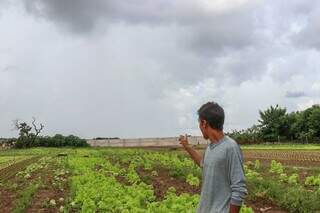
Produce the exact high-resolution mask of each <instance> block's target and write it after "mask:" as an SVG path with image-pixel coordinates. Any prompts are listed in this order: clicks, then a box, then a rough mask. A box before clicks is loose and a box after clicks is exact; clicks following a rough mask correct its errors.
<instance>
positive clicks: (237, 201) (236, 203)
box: [231, 198, 242, 206]
mask: <svg viewBox="0 0 320 213" xmlns="http://www.w3.org/2000/svg"><path fill="white" fill-rule="evenodd" d="M231 204H232V205H234V206H241V205H242V200H237V199H234V198H231Z"/></svg>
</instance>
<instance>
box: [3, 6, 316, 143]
mask: <svg viewBox="0 0 320 213" xmlns="http://www.w3.org/2000/svg"><path fill="white" fill-rule="evenodd" d="M288 3H289V1H283V0H270V1H262V0H261V1H260V0H250V1H249V0H155V1H148V0H122V1H117V0H90V1H88V0H55V1H52V0H19V1H17V0H0V112H1V114H0V137H12V136H17V131H15V130H14V129H13V125H12V121H13V120H15V119H19V120H22V121H28V122H31V121H32V117H35V118H36V119H37V121H39V122H41V123H43V124H44V125H45V129H44V131H43V134H44V135H53V134H56V133H61V134H65V135H68V134H75V135H78V136H81V137H85V138H92V137H120V138H139V137H166V136H176V135H180V134H184V133H188V134H192V135H200V131H199V130H198V124H197V110H198V108H199V107H200V106H201V105H202V104H204V103H206V102H208V101H214V102H217V103H219V104H220V105H221V106H222V107H223V108H224V110H225V114H226V120H225V130H226V131H231V130H233V129H238V130H240V129H244V128H248V127H250V126H252V125H253V124H256V123H257V120H258V118H259V110H265V109H266V108H268V107H269V106H271V105H275V104H279V105H280V106H283V107H286V108H287V110H288V111H289V112H290V111H296V110H303V109H306V108H308V107H310V106H312V105H313V104H318V103H320V36H319V34H320V22H319V20H320V1H317V0H304V1H301V0H291V1H290V4H288Z"/></svg>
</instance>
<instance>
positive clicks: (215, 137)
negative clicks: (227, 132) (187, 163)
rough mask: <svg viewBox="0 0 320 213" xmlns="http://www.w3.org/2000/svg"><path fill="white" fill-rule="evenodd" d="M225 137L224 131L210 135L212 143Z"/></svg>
mask: <svg viewBox="0 0 320 213" xmlns="http://www.w3.org/2000/svg"><path fill="white" fill-rule="evenodd" d="M223 137H224V133H223V131H221V132H217V133H215V134H212V135H210V136H209V139H210V141H211V143H218V142H219V141H220V140H221V139H222V138H223Z"/></svg>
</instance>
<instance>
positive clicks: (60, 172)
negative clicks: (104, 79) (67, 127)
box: [0, 148, 320, 213]
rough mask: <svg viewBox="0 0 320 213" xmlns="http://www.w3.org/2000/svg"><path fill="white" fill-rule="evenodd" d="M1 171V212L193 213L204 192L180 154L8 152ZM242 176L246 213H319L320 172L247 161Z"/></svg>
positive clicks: (1, 157)
mask: <svg viewBox="0 0 320 213" xmlns="http://www.w3.org/2000/svg"><path fill="white" fill-rule="evenodd" d="M260 151H261V150H260ZM247 152H249V153H251V152H254V149H253V150H247V149H245V150H244V156H245V157H246V154H247ZM313 152H314V153H317V150H313ZM318 155H319V152H318ZM318 165H319V164H318ZM0 168H1V175H0V197H1V200H0V208H1V210H2V212H39V211H45V212H159V213H162V212H163V213H164V212H195V211H196V208H197V205H198V202H199V198H200V191H201V169H200V168H199V167H198V166H196V165H195V164H194V163H193V161H192V160H191V159H190V158H189V157H188V156H187V155H185V154H184V153H183V152H181V151H179V150H177V151H168V150H167V149H163V150H150V149H149V150H147V149H119V148H118V149H115V148H103V149H102V148H77V149H72V148H63V149H62V148H61V149H58V148H34V149H27V150H15V149H11V150H7V151H2V152H0ZM245 173H246V178H247V185H248V189H249V195H248V197H247V199H246V201H245V203H244V205H243V207H242V209H241V212H261V211H263V210H264V209H267V208H269V211H268V212H317V211H320V202H318V201H319V200H320V167H317V166H315V167H294V166H290V165H289V166H288V165H285V164H282V163H280V162H278V161H275V160H271V159H270V162H269V161H268V162H265V161H264V160H257V159H256V160H251V159H250V160H246V162H245ZM270 208H271V209H270Z"/></svg>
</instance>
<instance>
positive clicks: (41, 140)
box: [15, 134, 89, 148]
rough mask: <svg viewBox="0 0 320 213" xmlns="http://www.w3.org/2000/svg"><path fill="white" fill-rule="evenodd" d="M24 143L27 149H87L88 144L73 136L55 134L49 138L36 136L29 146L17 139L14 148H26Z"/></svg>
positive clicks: (22, 140)
mask: <svg viewBox="0 0 320 213" xmlns="http://www.w3.org/2000/svg"><path fill="white" fill-rule="evenodd" d="M24 143H27V144H28V146H27V147H64V146H71V147H87V146H89V144H88V143H87V141H86V140H85V139H81V138H79V137H77V136H74V135H69V136H63V135H60V134H56V135H55V136H53V137H50V136H38V137H37V138H36V140H35V141H34V142H33V143H32V144H30V143H28V142H27V141H25V140H24V138H19V139H18V140H17V142H16V144H15V147H16V148H24V147H26V146H25V145H24Z"/></svg>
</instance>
